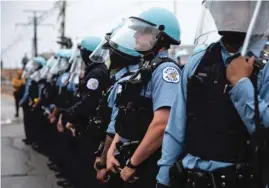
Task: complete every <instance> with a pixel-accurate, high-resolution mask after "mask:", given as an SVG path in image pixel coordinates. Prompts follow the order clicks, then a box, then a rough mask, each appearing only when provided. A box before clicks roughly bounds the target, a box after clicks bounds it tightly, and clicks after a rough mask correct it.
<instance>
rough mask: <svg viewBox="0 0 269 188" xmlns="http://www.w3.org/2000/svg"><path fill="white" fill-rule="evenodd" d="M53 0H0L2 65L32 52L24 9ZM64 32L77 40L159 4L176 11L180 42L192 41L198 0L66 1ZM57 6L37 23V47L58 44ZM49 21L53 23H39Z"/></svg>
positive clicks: (42, 6)
mask: <svg viewBox="0 0 269 188" xmlns="http://www.w3.org/2000/svg"><path fill="white" fill-rule="evenodd" d="M54 3H55V1H1V4H0V6H1V59H2V60H3V61H4V67H6V68H11V67H12V68H13V67H19V66H20V62H21V58H22V57H23V55H24V54H25V53H27V55H28V57H31V56H32V38H33V26H28V27H24V26H16V24H17V23H27V22H29V19H30V18H31V16H32V13H26V12H24V10H29V9H35V10H44V11H47V10H50V9H52V7H53V6H54ZM67 5H68V6H67V13H66V14H67V16H66V35H67V36H70V37H72V38H73V39H74V40H77V41H79V40H80V39H81V38H83V37H85V36H90V35H95V36H100V37H102V36H104V34H105V33H106V32H108V31H110V30H111V29H112V28H113V27H115V26H116V25H117V24H118V23H120V22H121V20H122V19H123V18H128V17H129V16H133V15H137V14H138V13H139V12H141V11H144V10H147V9H149V8H151V7H163V8H166V9H168V10H170V11H173V12H175V13H176V15H177V18H178V20H179V23H180V26H181V31H182V34H181V36H182V38H181V40H182V44H192V43H193V41H194V36H195V32H196V27H197V23H198V20H199V16H200V10H201V9H200V6H201V0H177V3H176V7H174V6H173V5H174V3H173V1H172V0H85V1H83V0H78V1H68V2H67ZM57 14H58V10H57V9H55V10H54V11H50V12H49V14H48V15H47V16H46V17H45V19H44V20H43V21H42V22H41V24H40V26H39V27H38V51H39V53H41V52H45V51H46V52H48V51H56V50H57V49H58V48H59V46H58V45H57V43H56V39H57V38H56V37H57V36H58V35H59V22H57ZM42 24H52V25H53V26H42Z"/></svg>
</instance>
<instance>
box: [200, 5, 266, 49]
mask: <svg viewBox="0 0 269 188" xmlns="http://www.w3.org/2000/svg"><path fill="white" fill-rule="evenodd" d="M256 5H257V1H217V0H216V1H215V0H213V1H212V0H211V1H205V2H204V3H203V6H202V11H201V17H200V18H201V19H200V22H199V26H198V29H197V31H196V37H195V44H196V45H198V44H205V45H208V44H210V43H212V42H216V41H217V40H218V39H219V38H220V37H221V36H220V35H219V34H218V32H225V31H231V32H241V33H246V32H247V31H248V28H249V26H250V22H251V19H252V17H253V15H254V11H255V8H256ZM268 10H269V1H262V5H261V7H260V9H259V11H258V15H257V19H256V22H255V24H254V27H253V28H254V29H253V31H252V33H251V35H252V36H257V35H259V36H262V35H264V34H265V32H266V31H267V29H268V23H269V11H268Z"/></svg>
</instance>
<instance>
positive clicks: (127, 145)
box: [107, 8, 181, 187]
mask: <svg viewBox="0 0 269 188" xmlns="http://www.w3.org/2000/svg"><path fill="white" fill-rule="evenodd" d="M179 44H180V28H179V23H178V20H177V19H176V17H175V16H174V15H173V14H172V13H171V12H169V11H167V10H166V9H163V8H151V9H149V10H147V11H145V12H143V13H141V14H140V15H139V16H138V17H130V18H129V19H128V21H126V22H125V24H124V25H123V26H122V27H121V28H119V29H118V30H117V31H116V32H115V33H113V35H112V37H111V39H110V45H111V46H112V48H114V49H119V48H120V47H123V48H126V49H130V50H136V51H137V52H139V53H140V54H142V55H143V66H142V67H141V68H140V69H139V70H138V71H137V72H136V73H134V74H133V75H132V76H131V78H130V79H128V80H126V81H124V82H121V83H120V85H121V87H119V89H118V91H117V93H118V94H117V99H116V100H117V101H116V107H117V108H118V109H119V111H118V115H117V118H116V123H115V130H116V133H117V134H116V135H115V137H114V140H113V143H112V145H111V146H110V148H109V151H108V154H107V168H108V169H109V170H110V171H112V172H117V171H120V174H119V175H120V177H121V179H122V180H123V181H124V184H123V186H124V187H155V178H156V174H157V160H158V159H159V157H160V146H161V142H162V137H163V133H164V129H165V126H166V123H167V120H168V117H169V113H170V107H171V106H172V99H173V98H174V94H175V90H176V89H177V85H178V84H179V82H180V79H179V78H180V73H181V72H180V69H179V67H178V65H177V64H176V62H174V61H173V60H172V59H170V58H168V52H167V50H168V49H169V48H170V45H179ZM115 150H116V151H117V152H116V153H114V151H115Z"/></svg>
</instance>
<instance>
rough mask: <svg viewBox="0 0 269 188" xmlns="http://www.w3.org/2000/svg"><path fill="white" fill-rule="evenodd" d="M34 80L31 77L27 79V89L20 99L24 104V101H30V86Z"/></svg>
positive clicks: (21, 103)
mask: <svg viewBox="0 0 269 188" xmlns="http://www.w3.org/2000/svg"><path fill="white" fill-rule="evenodd" d="M31 83H32V80H31V79H30V78H28V79H27V81H26V83H25V89H24V93H23V96H22V99H21V100H20V105H23V104H24V103H26V102H28V100H29V96H30V91H29V89H30V86H31Z"/></svg>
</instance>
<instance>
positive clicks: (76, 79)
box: [68, 72, 79, 85]
mask: <svg viewBox="0 0 269 188" xmlns="http://www.w3.org/2000/svg"><path fill="white" fill-rule="evenodd" d="M68 82H69V83H71V84H74V85H77V84H79V74H78V73H76V72H73V73H72V74H71V75H70V78H69V80H68Z"/></svg>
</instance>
